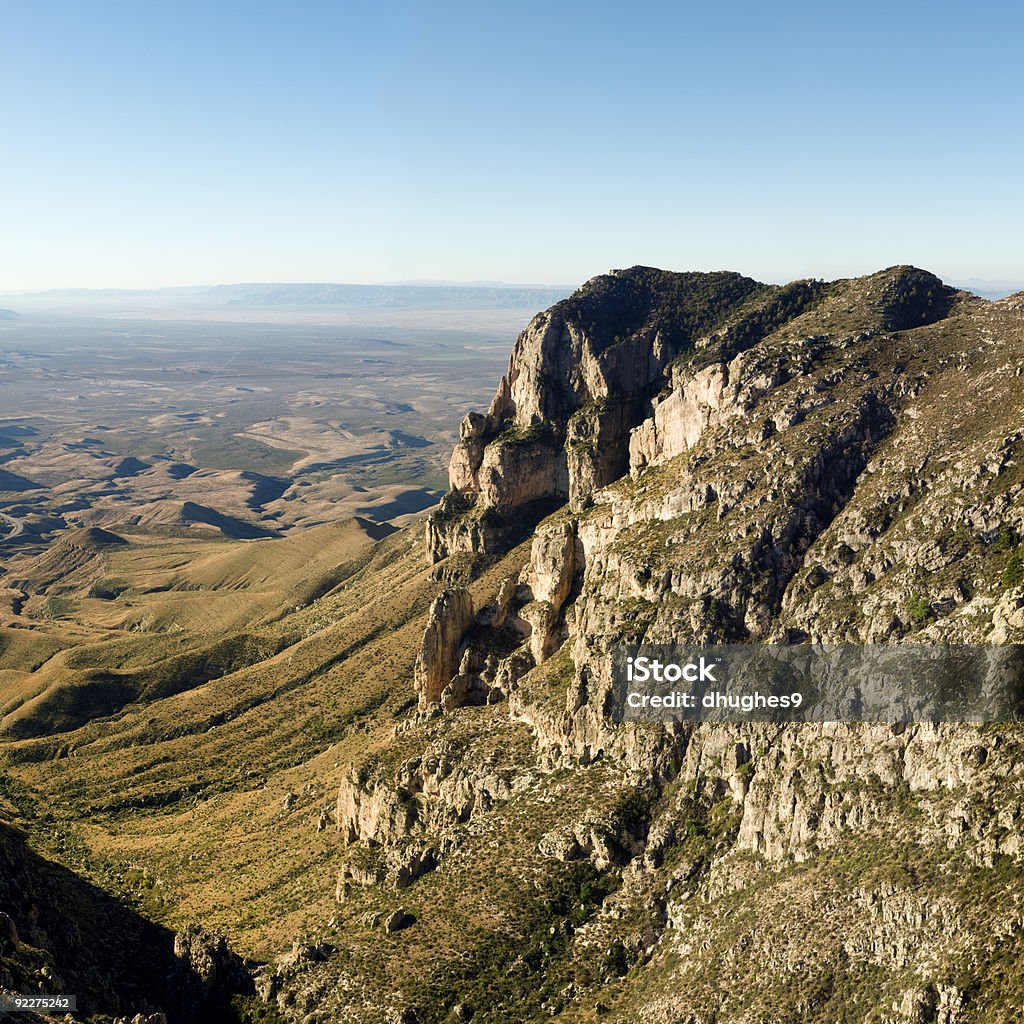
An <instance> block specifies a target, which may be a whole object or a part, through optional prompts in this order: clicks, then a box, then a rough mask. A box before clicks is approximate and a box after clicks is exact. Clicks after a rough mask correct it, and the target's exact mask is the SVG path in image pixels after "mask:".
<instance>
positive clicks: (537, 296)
mask: <svg viewBox="0 0 1024 1024" xmlns="http://www.w3.org/2000/svg"><path fill="white" fill-rule="evenodd" d="M572 290H573V289H572V288H570V287H568V286H566V287H540V286H537V287H534V286H531V285H509V284H500V283H482V282H481V283H473V284H457V283H453V282H436V283H429V284H427V283H415V284H383V285H377V284H336V283H334V284H332V283H329V282H322V283H308V284H304V283H299V284H281V283H273V282H270V283H249V284H222V285H212V286H207V285H202V286H194V287H182V288H139V289H131V288H95V289H93V288H54V289H50V290H47V291H38V292H21V293H14V292H10V293H4V294H5V295H7V296H8V297H17V298H21V299H25V300H30V301H31V302H33V303H37V302H43V303H46V304H50V303H54V304H57V303H61V302H69V301H70V302H73V303H75V304H78V303H82V302H85V303H92V302H96V303H102V304H110V303H132V304H138V303H140V302H142V303H147V304H148V303H153V302H156V303H160V304H163V303H168V302H170V303H173V304H175V305H177V304H179V303H181V302H187V303H188V304H189V305H192V306H197V307H218V306H248V307H252V306H256V307H260V306H327V305H330V306H376V307H382V308H387V307H391V308H414V307H415V308H435V309H445V308H451V309H508V308H520V307H522V308H525V309H529V310H534V309H539V308H543V307H545V306H549V305H551V304H553V303H555V302H558V301H559V300H560V299H564V298H565V297H566V296H567V295H569V294H570V293H571V292H572ZM15 315H16V314H14V313H9V314H8V313H7V311H0V318H2V319H7V318H9V317H13V316H15Z"/></svg>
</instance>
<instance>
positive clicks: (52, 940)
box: [0, 822, 252, 1024]
mask: <svg viewBox="0 0 1024 1024" xmlns="http://www.w3.org/2000/svg"><path fill="white" fill-rule="evenodd" d="M0 911H2V912H3V913H5V914H7V915H8V916H9V917H10V919H11V920H12V921H13V923H14V926H15V928H16V929H17V933H18V935H17V939H18V941H17V943H12V942H11V941H10V936H9V935H8V936H6V937H5V936H4V935H0V970H2V971H6V972H8V973H9V974H10V975H11V978H12V980H13V985H12V986H11V987H12V988H13V989H14V990H15V991H18V992H19V993H23V994H50V995H54V994H65V995H74V996H76V997H77V1002H78V1012H77V1013H76V1015H75V1016H76V1019H83V1020H87V1019H90V1018H92V1017H94V1016H96V1015H110V1016H128V1017H132V1016H134V1015H135V1014H137V1013H156V1012H163V1013H165V1014H166V1015H167V1020H168V1022H169V1024H232V1022H237V1021H239V1017H238V1016H237V1014H236V1013H235V1012H234V1011H233V1010H232V1008H231V1005H230V1001H231V997H232V996H233V995H234V994H236V993H237V994H246V995H247V994H250V993H251V991H252V982H251V979H250V977H249V975H248V973H247V972H246V970H245V968H244V966H243V965H242V962H241V960H239V959H238V958H237V957H235V956H233V955H232V954H231V953H230V952H228V951H227V949H226V946H224V944H223V942H222V941H221V942H220V943H219V945H218V943H217V941H216V940H213V941H210V939H209V937H208V936H205V935H204V933H201V932H199V930H197V929H196V930H193V931H192V932H191V933H190V934H189V935H188V936H186V941H184V942H182V943H181V947H182V955H181V956H177V955H175V936H174V933H173V932H171V931H170V930H168V929H167V928H164V927H163V926H161V925H159V924H156V923H154V922H152V921H149V920H147V919H146V918H144V917H142V916H141V915H140V914H138V913H137V912H136V911H134V910H133V909H131V908H130V907H128V906H126V905H125V904H123V903H121V902H120V901H118V900H116V899H114V898H113V897H112V896H110V895H109V894H108V893H106V892H104V891H103V890H102V889H100V888H98V887H97V886H95V885H93V884H92V883H91V882H89V881H87V880H85V879H84V878H81V877H80V876H78V875H76V874H74V872H72V871H69V870H68V869H67V868H65V867H63V866H61V865H59V864H56V863H54V862H53V861H49V860H46V859H45V858H43V857H41V856H39V855H38V854H37V853H35V852H34V851H33V850H32V849H30V848H29V846H28V845H27V843H26V839H25V836H24V834H23V833H21V832H20V831H19V830H17V829H15V828H13V827H11V826H10V825H8V824H5V823H2V822H0ZM204 941H205V942H206V946H205V947H204V949H203V954H206V955H199V956H197V955H196V952H197V951H198V948H199V945H200V943H201V942H204ZM194 963H199V964H202V965H203V976H200V974H199V973H197V971H196V969H195V968H194V966H193V964H194ZM44 971H45V974H44V973H43V972H44Z"/></svg>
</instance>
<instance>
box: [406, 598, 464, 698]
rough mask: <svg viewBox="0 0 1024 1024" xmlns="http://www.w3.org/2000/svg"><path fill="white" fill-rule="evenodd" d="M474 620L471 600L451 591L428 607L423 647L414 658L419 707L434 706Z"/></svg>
mask: <svg viewBox="0 0 1024 1024" xmlns="http://www.w3.org/2000/svg"><path fill="white" fill-rule="evenodd" d="M472 621H473V598H472V597H471V596H470V594H469V592H468V591H467V590H464V589H461V588H453V589H451V590H446V591H445V592H444V593H443V594H440V595H439V596H438V597H437V599H436V600H435V601H434V603H433V604H432V605H431V607H430V619H429V621H428V624H427V629H426V632H425V634H424V636H423V645H422V647H421V648H420V654H419V657H418V658H417V659H416V675H415V687H416V692H417V693H418V694H419V698H420V707H426V706H427V705H428V704H436V703H439V702H440V700H441V693H442V691H443V690H444V688H445V687H446V686H447V685H448V684H449V683H450V682H451V680H452V678H453V677H454V676H455V673H456V670H457V668H458V663H459V662H458V656H459V643H460V642H461V640H462V636H463V634H464V633H465V632H466V629H467V628H468V627H469V624H470V623H471V622H472Z"/></svg>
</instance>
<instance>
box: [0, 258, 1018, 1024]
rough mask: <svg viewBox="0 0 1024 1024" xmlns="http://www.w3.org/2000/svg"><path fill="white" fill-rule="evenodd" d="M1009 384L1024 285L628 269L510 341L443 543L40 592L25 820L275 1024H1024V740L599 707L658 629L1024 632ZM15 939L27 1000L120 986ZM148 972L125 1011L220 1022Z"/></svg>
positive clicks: (7, 582)
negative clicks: (987, 288) (657, 715)
mask: <svg viewBox="0 0 1024 1024" xmlns="http://www.w3.org/2000/svg"><path fill="white" fill-rule="evenodd" d="M1022 376H1024V295H1015V296H1009V297H1007V298H1005V299H1001V300H999V301H995V302H990V301H986V300H983V299H980V298H978V297H977V296H975V295H972V294H970V293H967V292H963V291H958V290H955V289H953V288H950V287H948V286H946V285H944V284H943V283H942V282H941V281H940V280H938V279H937V278H936V277H934V276H933V275H931V274H929V273H926V272H924V271H921V270H917V269H915V268H910V267H894V268H890V269H888V270H885V271H881V272H879V273H877V274H874V275H872V276H870V277H865V278H859V279H854V280H843V281H835V282H830V283H826V282H822V281H804V282H795V283H793V284H790V285H786V286H782V287H779V286H768V285H762V284H759V283H758V282H755V281H752V280H749V279H747V278H743V277H741V276H739V275H736V274H726V273H720V274H674V273H668V272H664V271H658V270H654V269H651V268H643V267H637V268H632V269H630V270H625V271H616V272H613V273H612V274H610V275H607V276H603V277H599V278H595V279H594V280H592V281H590V282H588V283H587V284H586V285H584V286H583V287H582V288H581V289H580V290H579V291H577V292H576V293H574V295H573V296H571V297H570V298H568V299H566V300H564V301H562V302H559V303H557V304H556V305H555V306H553V307H552V308H551V309H549V310H548V311H547V312H545V313H541V314H539V315H538V316H537V317H535V318H534V319H533V321H531V323H530V325H529V326H528V327H527V328H526V330H525V331H524V332H523V333H522V334H521V335H520V337H519V339H518V341H517V342H516V345H515V348H514V350H513V353H512V357H511V360H510V363H509V367H508V371H507V373H506V374H505V376H504V377H503V378H502V380H501V382H500V384H499V385H498V388H497V392H496V394H495V397H494V399H493V401H492V402H491V405H490V407H489V409H488V410H487V412H486V413H471V414H470V415H469V416H467V417H466V419H465V420H464V422H463V424H462V427H461V431H460V441H459V443H458V445H457V447H456V449H455V451H454V453H453V455H452V458H451V465H450V482H451V489H450V491H449V492H448V494H447V495H446V496H445V498H444V499H443V501H442V502H441V504H440V506H439V507H438V509H437V510H436V511H435V512H434V513H433V514H432V515H431V517H430V519H429V521H428V522H427V524H426V526H425V527H424V526H422V525H418V526H412V527H408V528H406V529H403V530H399V531H396V532H393V533H389V534H388V535H387V536H374V535H372V534H368V533H367V532H366V529H365V528H363V529H361V530H360V531H358V536H356V535H349V534H345V536H344V537H341V536H339V537H337V538H334V539H333V540H331V544H333V545H335V546H334V547H332V548H331V551H332V552H333V554H331V555H330V556H329V557H328V558H327V559H326V563H329V564H322V565H321V566H320V568H319V569H318V572H317V574H316V575H317V579H318V580H319V583H318V585H316V586H314V587H310V588H307V589H306V590H305V591H304V592H303V593H302V594H301V595H300V596H299V597H298V598H296V597H294V596H292V597H290V596H289V595H288V593H286V592H285V591H279V590H278V589H275V588H274V587H273V586H272V581H273V565H274V564H277V559H280V560H281V561H280V564H281V565H282V566H283V567H290V568H289V569H288V571H290V572H293V573H295V576H294V578H295V580H296V583H295V586H296V587H298V581H299V579H300V578H301V565H302V559H303V558H304V557H307V556H308V552H309V551H311V550H314V549H315V548H314V547H309V548H304V547H302V546H301V545H302V536H301V534H298V535H293V536H290V537H288V538H286V539H284V540H265V541H257V542H246V541H243V540H230V541H229V540H222V541H218V542H217V545H216V550H211V549H210V548H209V546H208V548H207V549H206V550H204V551H203V552H201V553H199V552H189V551H188V550H187V547H186V548H182V549H176V550H175V552H174V553H172V552H171V551H169V550H167V549H166V548H162V549H160V552H159V553H158V555H155V554H154V553H153V550H152V545H151V546H150V548H149V550H148V551H147V553H146V557H147V558H148V559H149V561H148V562H146V561H145V560H144V559H143V554H142V553H141V552H140V551H138V550H137V549H138V548H139V547H140V546H143V545H144V541H145V538H136V537H134V536H132V535H124V534H118V532H117V528H116V524H114V523H105V524H104V529H103V530H93V531H82V532H81V533H76V534H72V535H69V536H67V537H65V538H64V539H63V540H61V541H60V542H59V544H58V545H55V546H54V547H53V548H51V549H50V551H49V552H45V553H43V554H42V555H36V556H34V558H33V559H32V560H25V561H24V562H22V563H19V562H17V561H16V560H15V561H12V563H11V564H9V565H8V566H7V575H6V577H5V578H4V579H3V580H0V587H3V588H6V590H0V595H2V594H4V593H10V594H12V595H14V596H13V597H12V598H11V599H10V600H9V601H8V604H7V605H6V606H5V605H2V604H0V609H2V608H5V607H7V609H8V610H7V611H6V612H5V613H4V618H3V626H2V630H0V633H2V647H0V658H2V659H3V660H2V666H3V667H2V669H0V681H2V685H3V689H2V691H0V692H2V695H3V698H4V702H3V705H2V707H0V713H2V714H3V719H2V723H0V724H2V729H3V737H4V747H3V754H4V757H5V758H6V772H5V775H4V780H5V782H4V785H5V791H4V794H3V797H4V803H3V805H2V806H3V809H4V813H5V816H6V817H7V819H8V820H10V821H16V822H17V823H18V824H19V825H20V826H21V827H22V828H23V829H24V830H25V833H26V835H27V836H28V837H29V838H28V842H29V843H30V845H32V846H33V847H34V848H35V849H36V850H37V851H38V854H40V855H44V856H46V857H48V858H49V859H50V860H52V861H54V862H60V863H62V864H64V865H65V866H66V868H68V869H71V870H72V871H73V872H74V873H75V877H76V878H78V879H80V880H86V879H87V880H89V881H90V882H91V883H92V884H94V885H95V886H97V887H98V888H99V889H101V890H103V891H104V892H108V893H111V894H113V895H115V896H117V898H118V900H119V901H120V902H119V905H124V903H125V901H130V903H131V905H132V906H133V907H134V908H135V912H136V913H137V915H138V917H139V918H141V919H142V920H143V922H144V924H140V925H139V927H150V928H154V929H158V931H157V932H154V933H153V935H154V938H152V939H150V940H147V947H148V948H151V949H152V950H153V951H154V954H153V955H154V956H156V955H157V954H158V953H160V951H161V950H163V951H164V952H163V953H160V955H165V954H166V950H167V948H168V947H167V943H168V941H169V940H168V936H172V935H173V934H174V933H175V932H177V933H178V936H179V938H178V939H177V940H173V941H171V947H170V948H171V954H170V955H171V957H172V958H175V951H177V956H176V960H177V961H178V962H179V963H182V964H184V965H185V966H184V968H181V969H180V970H184V973H185V977H186V979H187V980H189V983H191V976H190V975H189V971H192V972H193V973H195V974H198V975H199V976H200V978H201V977H203V976H204V971H203V969H202V967H201V964H202V963H203V962H204V958H203V955H200V954H196V955H192V954H190V953H189V952H188V950H190V949H192V947H193V945H194V944H196V943H198V945H199V946H201V947H202V948H203V949H209V948H210V945H211V944H212V945H213V946H214V947H215V948H216V949H218V950H219V951H220V952H219V953H218V957H219V958H220V959H219V960H218V962H220V960H223V961H224V963H225V964H230V965H231V966H230V968H229V967H224V968H223V969H221V970H219V972H218V973H217V977H218V978H219V979H221V980H220V981H218V985H217V986H216V987H215V989H214V990H213V991H215V995H214V996H212V997H211V998H213V999H214V1000H215V1001H216V1000H219V1002H216V1005H217V1006H219V1007H221V1010H220V1011H219V1012H222V1013H225V1014H226V1013H228V1012H229V1011H228V1010H227V1009H226V1007H227V1006H228V1005H229V1004H231V1006H232V1009H231V1010H230V1013H232V1014H235V1015H236V1016H237V1017H238V1018H239V1019H243V1020H244V1019H248V1020H254V1021H255V1020H285V1021H293V1022H311V1024H312V1022H323V1024H326V1022H330V1021H346V1022H348V1021H352V1022H362V1021H366V1022H370V1021H374V1022H376V1021H382V1020H384V1021H394V1022H402V1024H414V1022H419V1024H441V1022H454V1021H469V1020H475V1021H480V1022H493V1024H499V1022H500V1024H513V1022H527V1021H540V1020H554V1021H561V1022H564V1024H570V1022H572V1024H575V1022H583V1021H596V1020H602V1021H603V1020H608V1021H618V1022H622V1024H626V1022H631V1024H632V1022H635V1024H640V1022H644V1024H647V1022H654V1024H755V1022H764V1021H771V1022H788V1021H816V1022H821V1024H826V1022H829V1024H831V1022H836V1021H844V1022H847V1021H848V1022H854V1021H857V1022H859V1021H865V1022H867V1021H871V1022H879V1024H882V1022H885V1024H932V1022H934V1024H967V1022H993V1024H994V1022H1003V1021H1009V1020H1016V1019H1019V1018H1020V1017H1022V1016H1024V979H1022V975H1021V972H1020V969H1019V963H1020V960H1021V956H1022V954H1024V938H1022V936H1024V865H1022V860H1024V832H1022V830H1024V818H1022V814H1024V807H1022V794H1024V788H1022V783H1024V777H1022V769H1021V767H1020V766H1021V763H1022V755H1024V750H1022V747H1024V744H1022V735H1021V732H1020V728H1019V726H1015V725H1013V724H995V725H991V724H990V725H974V726H968V725H928V724H910V725H896V726H893V725H881V724H880V725H851V724H840V723H836V724H829V725H802V726H769V725H764V724H747V725H686V726H683V725H661V726H653V725H613V724H612V723H611V721H610V718H609V715H608V702H609V694H610V687H611V679H610V667H609V666H610V651H611V648H612V646H613V645H615V644H617V643H621V642H625V641H630V642H639V641H648V642H687V641H692V642H722V641H725V642H747V641H767V642H772V643H781V644H786V643H800V642H806V641H814V642H852V643H863V642H885V643H908V644H910V643H921V642H929V641H933V642H943V641H956V642H967V643H1000V644H1003V643H1016V642H1022V641H1024V500H1022V493H1024V382H1022ZM318 529H321V530H322V529H324V528H323V527H320V528H318ZM111 538H113V539H111ZM326 540H327V538H326V535H325V536H324V537H321V538H319V540H318V541H317V545H316V546H317V547H319V546H321V545H322V544H323V543H326ZM209 543H210V544H212V543H213V542H212V541H211V542H209ZM60 545H64V546H63V547H60ZM154 559H155V562H154ZM247 560H252V562H251V564H250V562H249V561H247ZM55 567H56V568H57V569H61V572H60V573H57V574H56V575H55ZM62 567H66V568H62ZM144 567H145V568H144ZM282 571H284V570H283V569H282ZM157 576H159V582H157V580H156V577H157ZM112 577H113V578H117V579H120V580H121V582H120V583H119V584H118V586H117V587H113V588H112V587H109V586H108V587H107V588H106V589H105V590H104V588H103V585H102V581H104V580H109V579H111V578H112ZM289 578H292V577H289ZM61 580H62V581H63V584H62V583H61V582H60V581H61ZM97 584H100V591H101V592H100V593H98V592H97V590H96V588H97ZM279 586H280V584H279ZM54 587H57V588H58V590H57V591H54V590H53V588H54ZM47 593H50V597H53V596H54V594H56V596H58V597H60V598H61V599H63V600H64V601H65V602H69V604H68V605H65V606H62V607H61V609H60V611H61V621H60V623H59V625H57V624H55V623H49V624H48V623H47V621H46V620H45V617H44V616H41V615H40V614H38V609H39V608H40V607H41V604H40V602H41V601H45V600H47V599H48V598H46V597H44V596H43V595H46V594H47ZM17 595H21V596H20V597H18V596H17ZM222 601H226V602H227V603H228V604H233V605H234V607H235V611H234V614H232V615H231V616H230V617H226V618H221V619H218V620H217V622H216V624H212V625H211V624H204V622H203V616H202V609H203V608H205V607H213V606H215V605H216V606H218V607H219V603H220V602H222ZM140 604H144V605H145V608H146V614H147V618H146V619H145V625H144V626H143V625H142V621H143V620H142V619H141V618H140V616H139V614H138V606H139V605H140ZM34 610H36V614H35V617H32V614H31V613H32V612H33V611H34ZM97 708H100V709H101V710H100V712H99V713H96V709H97ZM56 836H61V837H64V838H62V839H60V840H59V841H58V840H57V839H55V837H56ZM68 837H72V838H73V842H71V841H70V840H69V838H68ZM23 849H24V848H23ZM29 856H30V855H29V854H28V853H27V852H23V853H22V854H20V855H19V857H18V859H17V863H18V865H21V864H23V863H24V862H25V860H26V858H27V857H29ZM31 856H34V855H31ZM18 870H21V868H20V867H19V868H18ZM7 899H8V897H7V896H6V895H5V900H7ZM2 909H3V910H4V912H5V913H6V914H7V915H8V917H9V920H10V925H9V926H7V925H6V924H5V922H4V919H3V918H0V928H2V927H7V928H8V932H10V931H11V930H12V929H13V930H14V931H15V932H16V934H17V936H19V938H17V939H16V940H11V939H10V937H8V938H7V939H6V940H5V939H4V938H3V936H4V934H5V933H4V932H3V931H2V930H0V940H2V941H6V943H7V945H6V946H5V947H4V950H3V954H2V957H0V965H2V967H3V969H4V970H5V971H7V972H8V975H9V976H10V978H11V980H12V982H13V981H19V980H20V979H28V980H27V981H23V982H22V983H25V984H29V983H31V984H33V985H36V986H37V990H40V988H39V987H40V986H43V985H44V984H45V978H46V975H45V974H43V973H42V971H43V967H42V966H40V965H41V964H44V963H45V964H50V965H51V969H52V970H55V971H57V972H59V973H60V972H62V976H63V977H68V978H76V977H79V976H81V977H83V978H85V980H83V981H82V986H83V987H82V989H81V991H82V992H83V993H91V992H94V991H95V992H100V991H102V984H103V982H102V976H103V975H102V972H103V971H108V972H116V971H120V970H122V969H123V965H122V964H121V962H120V961H115V960H112V961H111V963H110V964H102V965H91V964H89V963H88V962H87V961H86V962H83V953H82V951H81V949H79V948H76V947H74V946H73V945H71V944H69V943H68V942H66V941H65V939H64V937H63V936H62V933H61V932H60V930H59V929H58V930H57V934H56V935H54V934H51V933H50V932H49V931H46V933H45V934H43V932H41V931H39V930H38V928H36V930H35V931H33V927H34V926H33V923H32V911H31V908H30V907H26V906H25V905H24V904H23V903H17V902H14V901H13V900H12V902H10V904H9V905H8V903H6V902H5V903H4V904H3V906H2ZM159 929H163V930H162V931H159ZM197 929H201V931H197ZM220 935H224V936H226V937H227V945H225V944H223V943H222V940H221V939H220V938H218V936H220ZM22 936H28V941H29V942H30V943H31V944H32V947H33V950H31V951H28V952H26V949H27V947H26V946H25V943H24V942H23V941H22V938H21V937H22ZM189 936H193V938H195V937H196V936H201V937H202V938H201V941H200V940H199V939H195V943H193V941H192V940H190V939H189V938H188V937H189ZM232 951H234V952H232ZM33 957H34V958H35V959H32V958H33ZM18 958H20V959H18ZM197 963H198V964H199V965H200V966H197ZM189 964H191V967H189V966H188V965H189ZM180 970H179V974H180ZM19 972H20V973H19ZM33 972H34V973H33ZM75 972H79V974H77V975H76V974H75ZM171 973H172V975H173V973H174V972H173V971H172V972H171ZM209 973H210V972H209V970H207V971H206V975H209ZM4 983H5V984H10V983H9V982H8V981H7V976H4ZM132 984H133V985H134V986H135V987H134V988H133V989H131V991H132V992H133V993H135V992H137V993H138V994H137V995H135V996H134V997H133V998H134V1002H133V1004H132V1006H131V1007H125V1006H122V1005H120V1004H118V1005H115V1004H114V1003H113V1002H111V1001H107V1002H105V1001H104V999H103V997H102V996H91V997H90V1002H89V1010H90V1012H91V1013H93V1014H94V1016H95V1019H102V1015H103V1014H105V1015H106V1016H107V1017H109V1018H113V1017H115V1016H117V1015H118V1014H121V1013H123V1012H126V1011H128V1010H131V1011H132V1012H139V1013H143V1012H145V1013H150V1012H162V1013H165V1014H166V1015H167V1019H168V1020H174V1019H178V1020H181V1019H191V1018H189V1017H188V1016H187V1014H188V1012H191V1011H188V1010H187V1009H186V1010H183V1009H182V1004H181V1002H180V1000H179V1001H177V1002H176V1001H175V997H174V994H173V992H171V993H169V992H168V991H167V990H166V988H163V987H161V986H160V985H158V984H156V983H155V982H153V981H152V979H151V978H149V976H147V975H146V974H145V972H144V971H142V970H141V969H140V970H139V971H138V972H136V975H135V977H134V978H133V979H132ZM88 986H91V988H89V987H88ZM186 987H187V985H186ZM200 987H201V986H200ZM175 991H176V990H175ZM190 991H192V990H190ZM197 1005H198V1004H197ZM203 1005H206V1004H203ZM211 1005H213V1004H211ZM196 1012H198V1011H196ZM182 1014H185V1016H182ZM225 1019H229V1018H227V1017H225Z"/></svg>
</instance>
